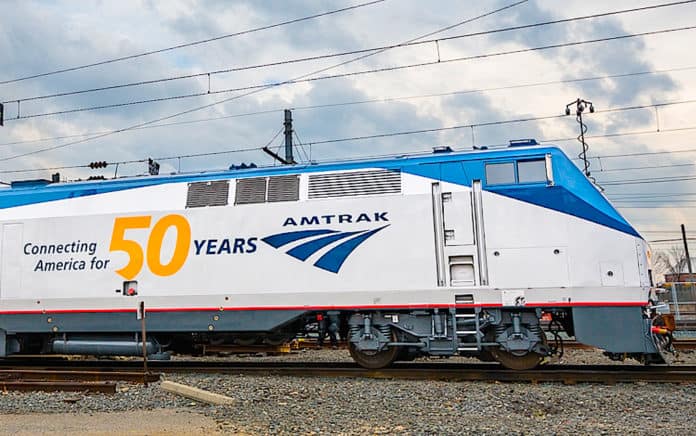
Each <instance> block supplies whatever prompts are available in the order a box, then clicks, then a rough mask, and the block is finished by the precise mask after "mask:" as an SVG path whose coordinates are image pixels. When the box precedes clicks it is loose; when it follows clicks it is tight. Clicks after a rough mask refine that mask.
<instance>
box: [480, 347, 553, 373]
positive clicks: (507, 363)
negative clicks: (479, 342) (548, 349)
mask: <svg viewBox="0 0 696 436" xmlns="http://www.w3.org/2000/svg"><path fill="white" fill-rule="evenodd" d="M490 353H491V355H492V356H493V358H494V359H495V360H497V361H498V362H500V364H501V365H503V366H504V367H505V368H508V369H514V370H516V371H524V370H526V369H534V368H536V367H537V366H539V364H540V363H541V361H542V360H544V356H542V355H541V354H537V353H533V352H527V353H524V354H520V355H517V354H513V353H510V352H509V351H503V350H495V349H491V350H490Z"/></svg>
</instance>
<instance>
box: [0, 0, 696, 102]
mask: <svg viewBox="0 0 696 436" xmlns="http://www.w3.org/2000/svg"><path fill="white" fill-rule="evenodd" d="M694 2H696V0H686V1H678V2H671V3H663V4H657V5H651V6H644V7H639V8H631V9H623V10H618V11H612V12H604V13H598V14H592V15H584V16H578V17H572V18H564V19H559V20H553V21H544V22H539V23H533V24H526V25H521V26H511V27H504V28H499V29H492V30H486V31H481V32H473V33H465V34H462V35H454V36H449V37H444V38H438V39H430V40H425V41H412V42H409V43H402V44H393V45H388V46H380V47H373V48H367V49H360V50H350V51H344V52H339V53H330V54H324V55H317V56H308V57H302V58H294V59H287V60H281V61H274V62H269V63H264V64H256V65H248V66H243V67H232V68H225V69H218V70H212V71H207V72H202V73H193V74H183V75H178V76H170V77H165V78H160V79H153V80H143V81H138V82H131V83H125V84H118V85H110V86H103V87H95V88H89V89H83V90H77V91H67V92H60V93H54V94H47V95H39V96H34V97H26V98H17V99H13V100H8V101H5V102H4V103H10V102H19V101H22V102H27V101H34V100H42V99H49V98H55V97H64V96H69V95H76V94H85V93H91V92H98V91H106V90H113V89H120V88H127V87H133V86H142V85H150V84H154V83H161V82H169V81H173V80H182V79H191V78H196V77H210V76H213V75H218V74H225V73H231V72H238V71H244V70H250V69H257V68H266V67H272V66H279V65H287V64H292V63H299V62H308V61H316V60H320V59H327V58H333V57H341V56H348V55H355V54H362V53H369V52H372V51H377V50H385V49H393V48H404V47H411V46H417V45H424V44H432V43H439V42H444V41H451V40H456V39H462V38H470V37H475V36H484V35H490V34H495V33H501V32H509V31H515V30H523V29H530V28H535V27H541V26H547V25H552V24H560V23H568V22H573V21H580V20H587V19H594V18H600V17H607V16H612V15H620V14H626V13H631V12H643V11H646V10H651V9H657V8H664V7H669V6H676V5H683V4H687V3H694ZM372 3H374V2H372ZM370 4H371V3H370ZM305 19H308V18H305ZM235 35H236V34H235ZM2 83H4V82H0V84H2Z"/></svg>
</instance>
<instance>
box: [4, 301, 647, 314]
mask: <svg viewBox="0 0 696 436" xmlns="http://www.w3.org/2000/svg"><path fill="white" fill-rule="evenodd" d="M647 305H648V302H647V301H607V302H603V301H591V302H574V303H567V302H563V303H562V302H557V303H548V302H544V303H527V304H526V305H525V306H524V307H525V308H529V309H531V308H534V307H634V306H647ZM475 307H495V308H500V307H503V305H502V304H500V303H487V304H486V303H482V304H391V305H355V306H310V305H307V306H245V307H153V308H147V311H148V312H213V311H244V310H353V309H373V310H375V309H449V308H475ZM136 311H137V309H136V308H116V309H53V310H50V309H49V310H9V311H7V310H6V311H0V314H2V315H37V314H45V315H48V314H61V313H128V312H133V313H135V312H136Z"/></svg>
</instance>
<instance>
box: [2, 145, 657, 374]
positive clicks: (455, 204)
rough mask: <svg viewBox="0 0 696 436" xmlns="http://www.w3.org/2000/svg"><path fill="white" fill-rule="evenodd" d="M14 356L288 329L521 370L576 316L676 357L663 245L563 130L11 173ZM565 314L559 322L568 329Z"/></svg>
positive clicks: (603, 344) (590, 334) (7, 207)
mask: <svg viewBox="0 0 696 436" xmlns="http://www.w3.org/2000/svg"><path fill="white" fill-rule="evenodd" d="M0 228H1V231H2V239H1V240H0V242H1V246H0V256H1V257H0V358H3V357H6V356H10V355H21V354H84V355H97V356H109V355H141V354H143V353H144V354H146V355H149V356H150V358H166V357H167V356H168V355H169V354H170V353H172V352H188V351H190V350H192V349H195V347H197V346H201V345H205V344H215V345H220V344H253V343H266V344H279V343H283V342H285V341H288V340H291V339H292V338H294V337H296V335H298V334H300V333H301V332H305V331H307V329H308V326H312V325H314V326H316V325H317V323H318V324H319V325H323V329H322V331H327V332H330V333H332V334H334V335H336V336H340V337H341V338H343V339H345V340H346V341H347V342H348V346H349V347H348V348H349V351H350V354H351V356H352V357H353V359H354V360H355V361H356V362H357V363H358V364H359V365H361V366H363V367H366V368H371V369H376V368H382V367H385V366H388V365H390V364H392V363H393V362H395V361H399V360H410V359H414V358H416V357H419V356H455V355H462V356H469V357H476V358H479V359H481V360H484V361H497V362H500V363H501V364H502V365H504V366H505V367H508V368H512V369H518V370H524V369H529V368H533V367H535V366H537V365H539V364H540V363H542V362H544V361H545V360H547V358H548V357H549V356H552V355H553V354H554V353H558V352H559V341H562V338H561V335H560V334H559V332H563V334H564V335H565V336H564V337H574V338H575V339H576V340H577V341H578V342H580V343H582V344H587V345H591V346H594V347H597V348H600V349H603V350H604V351H605V354H606V355H607V356H608V357H609V358H611V359H616V360H619V359H625V358H634V359H637V360H639V361H641V362H644V363H646V364H647V363H654V364H662V363H665V362H667V359H668V356H669V353H670V352H671V330H670V329H669V328H668V326H667V325H666V324H665V320H664V318H663V317H662V316H661V315H660V313H659V310H657V304H656V300H655V287H654V285H653V283H652V277H651V270H650V253H649V246H648V244H647V243H646V241H645V240H644V239H643V238H642V237H641V236H640V234H639V233H638V232H637V231H636V229H635V228H634V227H633V226H632V225H631V224H629V222H628V221H627V220H626V219H625V218H624V217H623V216H622V215H621V214H620V213H619V212H618V211H617V210H616V209H615V208H614V207H613V206H612V205H611V203H610V202H609V201H608V200H607V198H606V197H605V196H604V195H603V193H602V192H601V191H600V190H599V189H598V188H597V187H596V186H595V185H594V184H593V183H592V182H591V181H590V180H588V178H587V177H586V176H585V175H584V174H583V173H582V172H581V171H580V170H579V169H578V168H577V167H576V166H575V165H574V164H573V162H572V160H571V159H570V158H569V157H568V156H567V155H566V154H565V153H564V152H563V151H562V150H561V149H560V148H558V147H555V146H550V145H540V144H538V143H537V142H536V141H534V140H517V141H511V142H510V145H509V146H505V147H495V148H494V147H490V148H487V147H478V148H474V149H471V150H459V151H453V150H452V148H451V147H449V146H443V147H435V148H433V152H432V153H421V154H412V155H403V156H392V157H381V158H370V159H360V160H346V161H337V162H332V163H321V164H314V163H312V164H297V165H283V166H274V167H259V168H255V167H254V168H248V169H232V170H226V171H211V172H201V173H190V174H180V173H175V174H169V175H156V176H138V177H121V178H115V179H109V180H96V181H95V180H91V181H78V182H56V183H52V182H50V181H47V180H34V181H20V182H15V183H13V184H12V186H11V187H9V188H6V189H2V190H0ZM545 329H550V330H551V332H550V333H548V332H547V331H545Z"/></svg>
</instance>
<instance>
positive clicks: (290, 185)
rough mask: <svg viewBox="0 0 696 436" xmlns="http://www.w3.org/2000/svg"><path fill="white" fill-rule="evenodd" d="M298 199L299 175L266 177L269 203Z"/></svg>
mask: <svg viewBox="0 0 696 436" xmlns="http://www.w3.org/2000/svg"><path fill="white" fill-rule="evenodd" d="M299 199H300V176H298V175H291V176H278V177H270V178H269V179H268V198H267V201H268V202H269V203H275V202H278V201H297V200H299Z"/></svg>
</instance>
